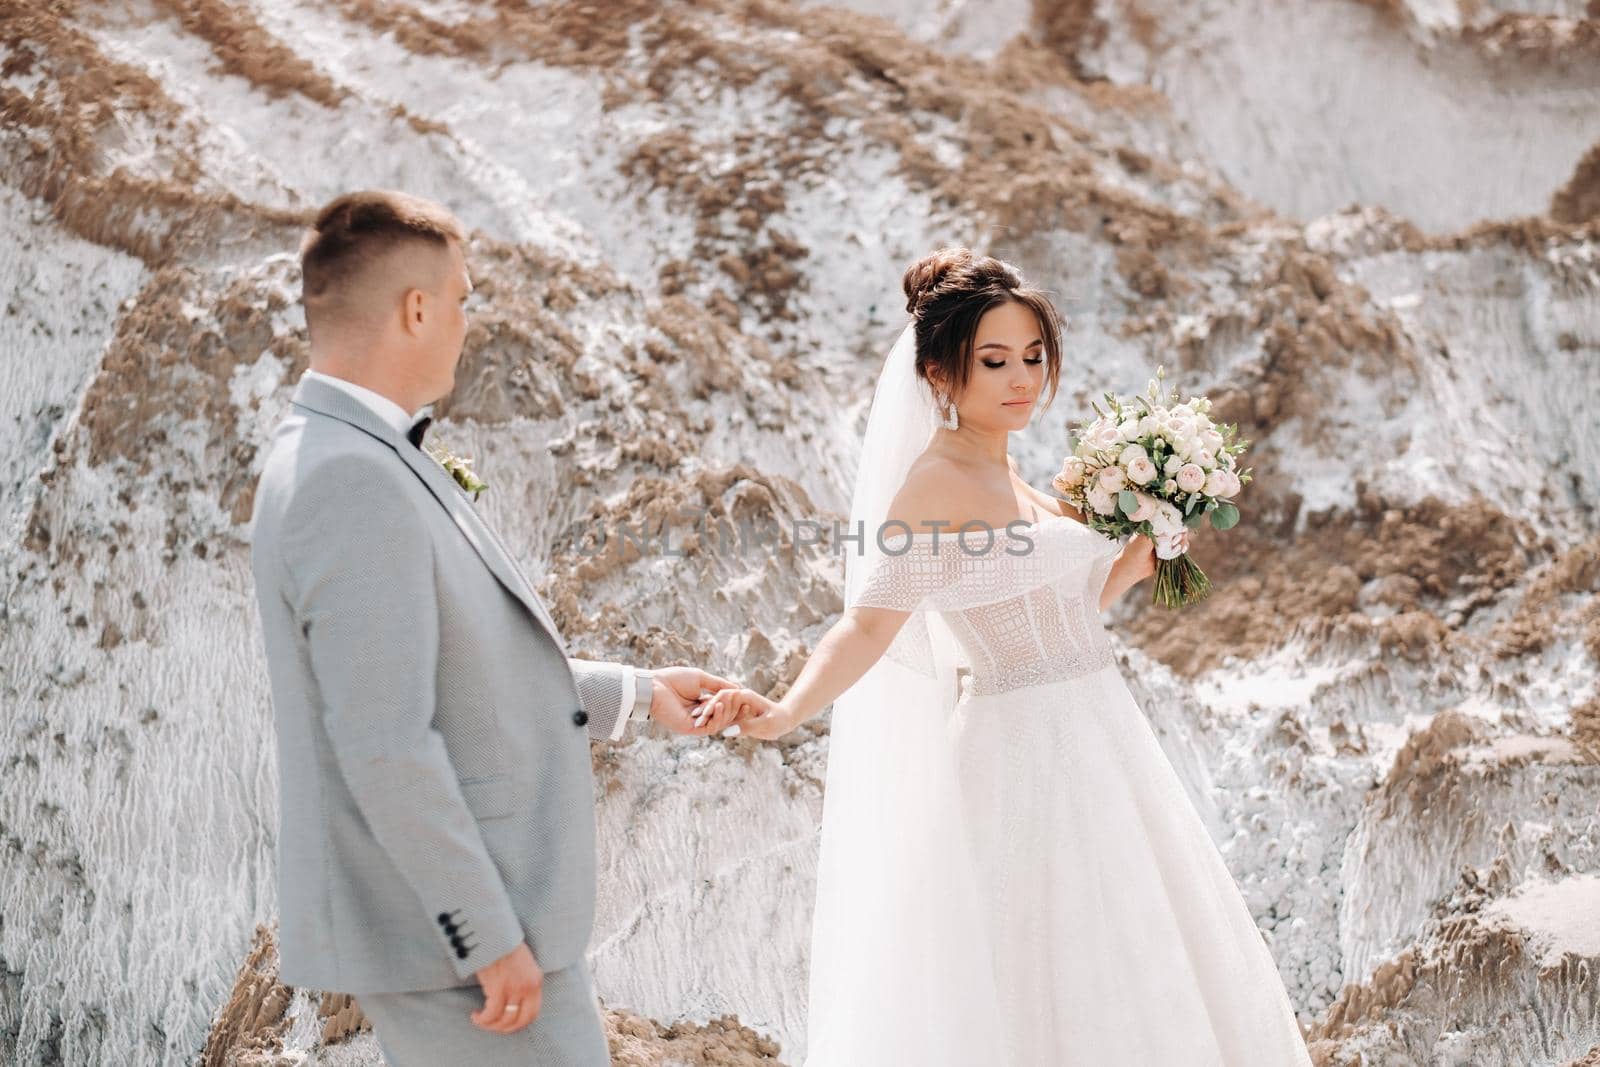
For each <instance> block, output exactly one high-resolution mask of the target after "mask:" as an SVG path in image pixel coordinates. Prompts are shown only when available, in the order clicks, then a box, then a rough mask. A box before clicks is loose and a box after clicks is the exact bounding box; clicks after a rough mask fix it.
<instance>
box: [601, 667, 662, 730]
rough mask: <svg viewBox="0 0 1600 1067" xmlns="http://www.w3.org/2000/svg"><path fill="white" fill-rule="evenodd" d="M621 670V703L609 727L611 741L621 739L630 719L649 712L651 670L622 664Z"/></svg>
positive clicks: (651, 683) (651, 685)
mask: <svg viewBox="0 0 1600 1067" xmlns="http://www.w3.org/2000/svg"><path fill="white" fill-rule="evenodd" d="M622 672H623V673H622V694H621V696H620V698H619V699H620V700H621V704H620V706H619V707H618V708H617V723H616V725H615V726H613V727H612V728H611V737H610V739H611V740H612V741H620V740H622V735H623V733H624V732H625V731H626V730H627V728H628V723H629V721H630V720H632V719H634V718H636V717H641V716H646V715H648V714H649V712H650V698H651V695H652V691H653V688H654V682H653V681H652V678H653V677H654V675H653V673H652V672H651V671H647V670H644V669H642V668H638V667H632V666H629V665H627V664H624V665H623V668H622Z"/></svg>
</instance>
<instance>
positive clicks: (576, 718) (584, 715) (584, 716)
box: [572, 708, 589, 726]
mask: <svg viewBox="0 0 1600 1067" xmlns="http://www.w3.org/2000/svg"><path fill="white" fill-rule="evenodd" d="M572 721H573V722H575V723H577V724H578V725H579V726H582V725H583V724H584V723H586V722H588V721H589V713H588V712H587V711H584V710H583V709H582V708H579V709H578V710H577V711H575V712H573V713H572Z"/></svg>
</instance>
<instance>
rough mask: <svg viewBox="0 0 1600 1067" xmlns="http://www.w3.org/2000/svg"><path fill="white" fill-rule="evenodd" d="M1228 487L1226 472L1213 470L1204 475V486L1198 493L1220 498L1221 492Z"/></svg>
mask: <svg viewBox="0 0 1600 1067" xmlns="http://www.w3.org/2000/svg"><path fill="white" fill-rule="evenodd" d="M1227 487H1228V472H1227V471H1224V470H1215V471H1212V472H1211V473H1210V474H1208V475H1206V484H1205V487H1204V488H1203V489H1201V490H1200V491H1201V492H1202V493H1204V494H1205V495H1206V496H1221V495H1222V491H1223V490H1224V489H1226V488H1227Z"/></svg>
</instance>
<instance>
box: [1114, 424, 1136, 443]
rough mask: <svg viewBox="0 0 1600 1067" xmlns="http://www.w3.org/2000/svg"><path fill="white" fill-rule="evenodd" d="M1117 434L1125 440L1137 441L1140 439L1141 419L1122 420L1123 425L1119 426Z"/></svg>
mask: <svg viewBox="0 0 1600 1067" xmlns="http://www.w3.org/2000/svg"><path fill="white" fill-rule="evenodd" d="M1117 436H1118V438H1119V439H1120V440H1123V441H1137V440H1138V439H1139V420H1138V419H1133V418H1128V419H1123V420H1122V425H1121V426H1118V427H1117Z"/></svg>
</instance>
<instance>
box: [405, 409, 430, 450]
mask: <svg viewBox="0 0 1600 1067" xmlns="http://www.w3.org/2000/svg"><path fill="white" fill-rule="evenodd" d="M432 422H433V416H432V415H424V416H422V418H420V419H418V420H417V421H416V422H414V423H412V424H411V429H409V430H407V431H406V440H407V441H410V442H411V443H412V444H414V445H416V446H417V447H418V448H421V447H422V435H423V434H425V433H427V432H428V425H429V424H430V423H432Z"/></svg>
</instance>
